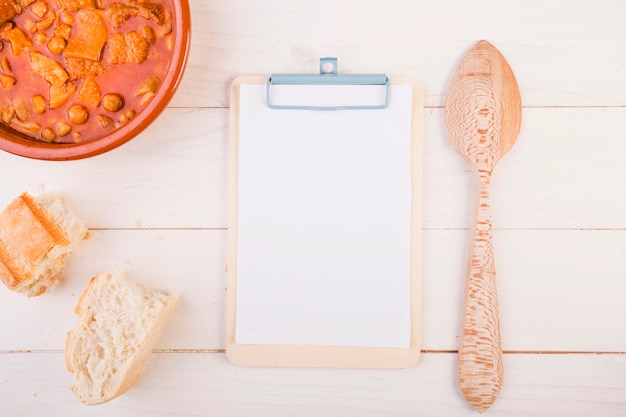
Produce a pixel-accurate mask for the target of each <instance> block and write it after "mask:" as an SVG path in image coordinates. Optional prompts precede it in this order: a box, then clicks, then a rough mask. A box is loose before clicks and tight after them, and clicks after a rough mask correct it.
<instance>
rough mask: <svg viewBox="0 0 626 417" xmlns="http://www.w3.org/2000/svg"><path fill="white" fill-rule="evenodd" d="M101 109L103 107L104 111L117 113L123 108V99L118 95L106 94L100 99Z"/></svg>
mask: <svg viewBox="0 0 626 417" xmlns="http://www.w3.org/2000/svg"><path fill="white" fill-rule="evenodd" d="M102 107H104V109H105V110H106V111H111V112H116V111H119V110H120V109H121V108H122V107H124V99H123V98H122V96H120V95H119V94H106V95H105V96H104V97H102Z"/></svg>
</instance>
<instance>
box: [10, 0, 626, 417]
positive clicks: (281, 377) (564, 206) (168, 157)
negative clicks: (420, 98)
mask: <svg viewBox="0 0 626 417" xmlns="http://www.w3.org/2000/svg"><path fill="white" fill-rule="evenodd" d="M190 3H191V4H190V6H191V12H192V13H191V14H192V21H193V22H192V25H193V28H192V30H193V33H192V41H191V43H192V45H191V53H190V57H189V64H188V67H187V72H186V74H185V77H184V78H183V81H182V83H181V86H180V88H179V90H178V92H177V94H176V96H175V97H174V99H173V100H172V102H171V105H170V107H169V108H168V109H166V111H165V112H164V113H163V114H162V115H161V116H160V117H159V119H158V120H157V122H156V123H155V124H154V125H153V126H151V127H150V128H148V129H147V130H146V131H145V132H143V133H142V134H141V135H140V136H139V137H138V138H137V139H135V140H133V141H131V142H130V143H128V144H125V145H124V146H122V147H120V148H118V149H116V150H114V151H112V152H110V153H107V154H105V155H102V156H100V157H96V158H91V159H89V160H85V161H74V162H68V163H61V164H55V163H46V162H42V161H31V160H26V159H23V158H18V157H15V156H13V155H9V154H6V153H0V206H5V205H6V204H8V202H9V201H11V199H13V198H14V197H15V196H17V195H19V194H20V193H21V192H23V191H24V190H29V191H32V192H34V193H38V192H40V191H56V192H59V193H60V194H62V195H64V196H66V197H68V199H69V200H70V202H71V203H72V207H73V208H74V209H75V210H76V212H77V213H78V214H80V215H81V216H83V217H84V218H85V220H87V221H88V223H89V225H90V227H92V228H95V229H96V232H97V236H96V237H95V238H94V239H93V240H91V241H89V242H87V244H86V245H85V246H84V247H82V248H81V250H80V252H79V253H80V256H77V257H74V258H72V259H71V260H70V262H69V264H68V268H67V269H66V271H65V276H64V283H63V284H62V285H61V286H60V287H59V288H57V291H55V292H54V293H53V294H54V296H52V294H49V295H50V296H49V297H45V298H43V297H42V298H40V299H37V300H28V299H26V298H24V297H20V296H19V294H13V293H12V292H10V291H8V290H6V289H4V288H2V287H0V317H1V319H0V398H1V399H2V412H0V414H2V415H3V416H4V415H5V414H6V415H7V416H26V417H30V416H41V415H47V416H51V417H72V416H81V417H84V416H86V415H90V416H111V415H115V416H120V417H130V416H137V415H151V416H155V417H165V416H168V417H169V416H176V417H179V416H182V417H187V416H190V417H191V416H195V417H198V416H203V417H204V416H219V417H243V416H251V415H270V416H276V417H281V416H293V415H298V416H302V417H308V416H316V417H318V416H320V415H324V416H344V417H352V416H355V417H356V416H359V417H370V416H371V417H378V416H382V415H384V416H392V417H408V416H415V415H426V416H446V417H447V416H472V415H476V412H475V411H474V410H473V409H472V408H471V407H470V406H469V405H468V404H467V402H466V401H464V400H463V397H462V395H461V393H460V392H459V389H458V385H457V384H456V381H455V373H456V365H457V356H456V354H455V353H453V352H455V351H456V349H457V348H458V334H459V329H460V326H461V325H460V317H461V306H462V300H463V296H464V294H463V282H462V281H463V279H464V274H465V272H466V269H467V264H468V251H467V246H468V245H469V242H470V241H471V237H472V233H473V232H472V221H473V220H472V219H473V218H472V210H473V208H474V207H473V204H472V202H473V201H474V199H475V195H474V191H475V179H474V177H473V176H472V175H471V168H470V166H469V165H468V164H467V161H466V160H465V159H464V158H463V157H462V156H461V155H460V154H459V153H458V152H455V150H454V148H453V146H452V144H451V143H450V141H449V140H448V137H447V134H446V132H445V127H444V122H443V121H444V117H443V110H442V106H443V105H444V100H445V94H446V86H447V85H448V84H449V81H450V76H451V73H452V70H453V68H454V65H455V63H456V62H458V61H459V59H460V57H461V56H463V54H464V53H465V52H466V51H467V50H468V47H469V46H470V45H472V44H473V43H474V42H476V41H477V40H478V39H483V38H485V39H489V40H491V41H493V42H494V43H495V44H496V45H497V46H498V47H499V48H500V49H501V50H502V51H505V53H506V57H507V60H508V61H509V63H510V64H511V66H512V67H513V68H514V69H515V74H516V76H517V79H518V81H519V85H520V89H521V92H522V95H523V97H524V106H525V107H524V128H523V130H522V132H521V134H520V138H519V141H518V143H517V144H516V145H515V147H514V148H513V149H512V150H511V151H510V152H509V154H507V155H506V156H505V157H504V158H503V159H502V160H501V162H500V163H499V164H498V167H497V169H496V171H495V172H496V174H495V175H494V176H493V178H492V180H491V203H492V206H493V207H492V213H493V224H494V228H493V229H492V233H493V239H494V246H495V247H496V248H497V251H496V252H495V253H494V255H495V261H496V264H497V267H498V292H499V294H498V299H499V309H500V320H501V326H502V330H503V333H502V347H503V349H504V351H505V354H504V364H505V366H506V370H507V372H506V376H505V384H504V386H503V388H502V391H501V393H500V395H499V397H498V400H497V401H496V402H495V403H494V405H493V406H492V407H491V408H490V409H489V410H488V412H487V413H486V415H488V416H494V417H497V416H507V417H528V416H533V417H561V416H564V415H566V416H572V417H578V416H581V417H583V416H584V417H587V416H600V417H604V416H606V417H615V416H623V415H626V400H625V397H624V392H625V390H626V378H625V375H626V363H625V361H624V355H623V354H619V353H617V352H626V332H624V326H623V322H624V317H626V303H624V299H626V280H625V279H624V277H626V256H625V255H626V233H625V232H624V231H625V230H626V216H625V215H624V213H626V187H624V181H625V179H626V164H624V155H626V141H625V140H624V137H626V89H624V74H625V73H624V68H625V62H626V61H625V58H624V51H625V50H626V25H624V24H623V16H624V15H626V2H621V1H615V0H595V1H590V0H573V1H567V2H565V1H555V2H533V3H532V4H529V3H528V2H508V1H501V0H485V1H482V2H480V3H476V2H462V1H458V0H441V1H437V2H415V1H410V0H389V1H387V2H375V1H369V2H363V1H360V0H341V1H335V0H316V1H313V0H302V1H298V2H285V1H283V0H265V1H263V2H258V1H255V0H236V1H225V0H190ZM5 47H6V45H5ZM5 51H6V48H5ZM322 56H337V57H339V59H340V61H341V67H340V71H341V72H343V73H369V72H374V73H378V72H384V73H387V74H389V75H390V76H393V77H398V76H405V77H410V78H416V79H418V80H420V81H421V82H422V83H423V84H424V87H425V92H426V103H425V104H426V106H427V107H428V108H427V109H426V111H425V112H424V121H425V136H424V137H425V141H424V201H423V202H424V227H425V231H424V257H423V260H424V280H423V306H424V310H423V318H424V320H423V349H426V350H435V351H447V352H451V353H445V354H432V353H425V354H423V355H422V359H421V361H420V364H419V365H418V366H416V367H415V368H413V369H409V370H404V371H401V372H393V371H389V372H387V371H367V370H363V371H361V370H354V372H352V371H350V372H347V371H345V372H344V371H337V370H328V369H312V370H300V369H283V370H277V369H271V368H263V369H249V368H239V367H233V366H232V365H230V364H229V363H228V361H227V359H226V357H225V355H224V354H223V353H220V352H219V350H220V349H224V347H225V336H224V335H225V328H224V322H225V303H224V301H225V294H226V292H225V286H226V274H225V272H224V266H225V246H226V243H225V236H226V232H225V229H226V228H227V213H228V207H227V204H226V190H227V187H226V184H227V176H228V175H227V167H228V147H227V145H228V112H229V109H228V106H229V100H228V95H229V86H230V83H231V82H232V80H233V79H234V78H235V77H237V76H239V75H243V74H263V73H271V72H277V73H278V72H287V73H289V72H295V73H307V72H317V65H318V60H319V58H320V57H322ZM111 263H123V264H128V266H129V271H128V273H129V276H131V277H134V278H137V279H139V280H145V283H147V284H152V285H155V286H157V287H162V288H172V287H174V288H178V289H180V290H181V292H182V295H183V299H182V303H181V305H180V310H178V311H177V312H176V313H175V316H174V319H173V321H172V323H171V325H170V327H168V328H167V329H166V332H165V333H164V335H163V338H162V339H161V342H160V344H159V346H158V349H160V350H163V351H166V352H167V353H157V354H156V355H153V356H152V358H151V361H150V362H149V364H148V367H147V369H146V373H145V374H144V378H142V379H141V380H140V382H139V384H138V385H137V386H136V387H135V388H134V389H133V390H131V391H130V392H129V393H128V395H126V396H123V397H121V398H119V399H117V400H116V401H113V402H111V403H109V404H106V405H104V406H101V407H96V408H85V407H84V406H82V405H81V404H80V403H79V402H77V401H76V399H75V398H74V397H73V396H72V394H71V392H69V390H68V388H69V386H70V380H71V375H70V374H69V373H67V371H66V370H65V368H64V364H63V355H62V352H61V349H62V346H63V344H62V342H63V338H64V335H65V332H66V331H67V330H68V329H69V328H71V326H72V325H73V323H74V316H73V313H72V312H71V310H72V309H73V307H74V305H75V302H76V298H77V296H78V295H79V294H80V292H81V291H82V290H83V288H84V285H83V284H84V282H85V281H84V280H86V279H88V278H87V277H89V276H90V274H91V273H93V271H95V270H99V269H101V268H104V267H109V266H110V265H111ZM539 287H540V288H541V291H537V290H536V289H537V288H539ZM15 350H19V351H39V353H35V354H23V353H19V352H15ZM216 350H217V351H216ZM511 351H515V352H523V353H519V354H508V353H506V352H511ZM191 352H193V353H191ZM554 352H580V353H582V354H578V353H577V354H563V355H561V354H555V353H554ZM599 352H600V353H601V352H613V353H615V354H598V353H599Z"/></svg>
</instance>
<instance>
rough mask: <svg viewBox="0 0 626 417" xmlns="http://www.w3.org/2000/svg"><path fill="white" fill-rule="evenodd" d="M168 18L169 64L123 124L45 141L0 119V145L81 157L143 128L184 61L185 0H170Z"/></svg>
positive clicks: (32, 154) (39, 154)
mask: <svg viewBox="0 0 626 417" xmlns="http://www.w3.org/2000/svg"><path fill="white" fill-rule="evenodd" d="M172 18H173V19H172V21H173V27H174V30H175V33H176V36H175V38H174V39H175V40H174V47H173V53H172V57H171V62H170V66H169V68H168V70H167V71H166V74H165V76H164V79H163V80H162V83H161V85H160V87H159V89H158V90H157V92H156V94H155V96H154V97H153V99H152V100H151V101H150V102H149V103H148V104H147V105H146V107H144V108H143V109H142V110H140V111H139V112H138V113H137V114H136V115H135V117H134V118H132V119H131V120H130V121H129V122H128V123H127V124H125V125H123V126H121V127H119V128H116V129H115V130H110V131H109V132H106V133H103V134H102V135H101V136H98V137H96V138H93V139H91V140H88V141H85V142H79V143H48V142H45V141H42V140H37V139H33V138H30V137H28V136H27V135H25V134H23V133H20V132H17V131H16V130H14V129H12V128H10V127H8V126H7V125H5V124H4V123H0V149H2V150H4V151H7V152H10V153H13V154H16V155H20V156H24V157H27V158H33V159H42V160H56V161H59V160H72V159H81V158H87V157H90V156H94V155H99V154H102V153H104V152H107V151H109V150H111V149H114V148H116V147H118V146H120V145H122V144H124V143H126V142H128V141H129V140H131V139H132V138H134V137H136V136H137V135H138V134H139V133H141V132H142V131H144V130H145V129H146V128H147V127H148V126H149V125H150V124H151V123H152V122H153V121H154V120H155V119H156V118H157V117H158V116H159V115H160V114H161V113H162V112H163V110H165V108H166V107H167V105H168V103H169V102H170V100H171V99H172V97H173V96H174V93H175V92H176V90H177V89H178V86H179V84H180V81H181V79H182V76H183V73H184V71H185V66H186V63H187V57H188V54H189V45H190V40H191V19H190V13H189V3H188V0H173V1H172Z"/></svg>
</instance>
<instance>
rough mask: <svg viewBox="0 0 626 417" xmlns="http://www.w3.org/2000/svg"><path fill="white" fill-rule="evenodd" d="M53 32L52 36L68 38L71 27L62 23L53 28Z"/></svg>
mask: <svg viewBox="0 0 626 417" xmlns="http://www.w3.org/2000/svg"><path fill="white" fill-rule="evenodd" d="M53 33H54V36H58V37H59V38H63V39H65V40H68V39H69V38H70V34H71V33H72V27H71V26H70V25H66V24H65V23H62V24H60V25H59V26H57V27H56V28H55V29H54V31H53Z"/></svg>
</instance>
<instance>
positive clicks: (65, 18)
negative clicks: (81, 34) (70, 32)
mask: <svg viewBox="0 0 626 417" xmlns="http://www.w3.org/2000/svg"><path fill="white" fill-rule="evenodd" d="M60 20H61V23H64V24H66V25H72V24H73V23H74V16H72V14H71V13H69V12H67V11H65V10H63V11H62V12H61V19H60Z"/></svg>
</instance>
